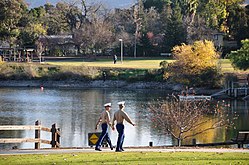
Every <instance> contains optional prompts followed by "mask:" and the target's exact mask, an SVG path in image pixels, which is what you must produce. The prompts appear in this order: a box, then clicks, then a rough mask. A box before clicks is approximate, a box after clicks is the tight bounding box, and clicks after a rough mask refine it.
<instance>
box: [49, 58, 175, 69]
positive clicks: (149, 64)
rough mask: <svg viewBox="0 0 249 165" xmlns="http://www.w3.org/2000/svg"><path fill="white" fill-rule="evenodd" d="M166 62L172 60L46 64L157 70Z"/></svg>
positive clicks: (151, 59)
mask: <svg viewBox="0 0 249 165" xmlns="http://www.w3.org/2000/svg"><path fill="white" fill-rule="evenodd" d="M163 60H167V61H168V62H173V61H174V60H171V59H166V58H136V59H134V58H124V60H123V63H121V61H120V60H118V61H117V63H116V64H113V61H112V59H97V60H96V61H78V60H77V61H58V62H47V64H50V65H73V66H80V65H84V66H89V67H101V68H125V69H159V68H160V67H159V64H160V62H161V61H163Z"/></svg>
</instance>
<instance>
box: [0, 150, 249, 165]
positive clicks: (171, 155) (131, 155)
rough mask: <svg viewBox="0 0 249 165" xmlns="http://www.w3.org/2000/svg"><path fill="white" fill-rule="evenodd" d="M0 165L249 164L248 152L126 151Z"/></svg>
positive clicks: (0, 160)
mask: <svg viewBox="0 0 249 165" xmlns="http://www.w3.org/2000/svg"><path fill="white" fill-rule="evenodd" d="M0 164H19V165H22V164H23V165H27V164H51V165H52V164H93V165H96V164H125V165H127V164H130V165H134V164H143V165H144V164H147V165H152V164H202V165H203V164H224V165H225V164H244V165H246V164H249V154H248V153H215V152H214V153H204V152H126V153H115V152H113V153H72V154H41V155H6V156H3V155H2V156H0Z"/></svg>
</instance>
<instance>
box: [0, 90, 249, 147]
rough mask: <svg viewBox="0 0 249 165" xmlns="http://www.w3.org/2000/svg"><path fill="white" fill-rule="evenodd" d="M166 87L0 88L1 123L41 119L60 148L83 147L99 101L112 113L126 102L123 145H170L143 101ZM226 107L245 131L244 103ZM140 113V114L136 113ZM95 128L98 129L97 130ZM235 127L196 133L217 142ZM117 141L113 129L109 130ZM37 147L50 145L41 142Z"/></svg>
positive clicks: (11, 133)
mask: <svg viewBox="0 0 249 165" xmlns="http://www.w3.org/2000/svg"><path fill="white" fill-rule="evenodd" d="M168 93H169V92H166V91H158V90H126V89H125V90H124V89H123V90H122V89H59V88H57V89H48V88H45V89H44V91H41V90H40V89H39V88H0V105H1V106H0V125H34V123H35V121H36V120H40V121H41V123H42V125H43V126H45V127H51V125H52V124H53V123H56V124H57V126H58V127H59V128H61V132H62V133H61V137H62V138H61V146H62V147H86V146H88V133H90V132H94V131H95V130H94V127H95V124H96V121H97V119H98V117H99V114H100V113H101V112H102V110H103V104H104V103H106V102H112V104H113V106H112V110H111V116H112V115H113V113H114V112H115V111H116V110H117V109H118V105H117V102H119V101H123V100H124V101H126V112H127V113H128V114H129V115H130V117H131V118H132V119H133V120H134V121H135V123H136V124H137V126H136V127H133V126H131V125H130V124H128V123H125V134H126V136H125V142H124V146H148V144H149V142H150V141H152V142H153V144H154V145H171V144H172V143H173V141H172V138H171V137H170V136H165V135H164V136H163V135H160V134H159V133H158V132H157V130H155V129H154V128H153V126H152V123H151V122H150V121H149V120H148V118H147V117H146V115H144V114H146V112H147V110H146V107H145V106H144V105H146V104H147V103H148V102H152V101H153V100H155V99H164V98H165V96H166V95H167V94H168ZM230 104H231V108H230V110H231V111H234V112H237V113H238V114H239V115H240V116H239V119H238V120H237V121H236V127H237V129H238V130H241V129H243V130H249V123H248V118H249V110H248V107H249V103H248V102H245V101H236V100H235V101H230ZM141 114H143V115H141ZM99 131H101V130H100V129H99ZM235 134H236V131H232V130H230V131H225V130H222V129H219V130H214V131H211V132H209V133H207V134H206V135H204V136H203V135H202V136H198V137H196V138H197V142H199V143H202V142H218V141H224V140H227V139H230V138H232V137H234V136H235ZM110 136H111V139H112V141H113V143H116V138H117V133H116V131H110ZM3 137H4V138H8V137H12V138H13V137H16V138H24V137H25V138H28V137H29V138H33V137H34V131H0V138H3ZM41 137H42V139H47V140H49V139H50V134H49V133H46V132H42V133H41ZM14 145H16V146H18V148H34V144H33V143H23V144H0V148H11V147H12V146H14ZM42 147H50V145H46V144H43V145H42Z"/></svg>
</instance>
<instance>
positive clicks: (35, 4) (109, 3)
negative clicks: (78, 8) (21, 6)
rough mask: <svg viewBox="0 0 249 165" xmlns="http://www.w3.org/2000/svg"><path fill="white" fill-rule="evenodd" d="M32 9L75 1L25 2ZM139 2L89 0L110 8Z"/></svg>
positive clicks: (35, 0) (128, 0) (33, 0)
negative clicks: (47, 4)
mask: <svg viewBox="0 0 249 165" xmlns="http://www.w3.org/2000/svg"><path fill="white" fill-rule="evenodd" d="M25 1H26V2H27V3H28V4H29V7H30V8H34V7H38V6H43V5H44V4H45V3H47V2H48V3H50V4H52V5H55V4H56V3H57V2H59V1H66V2H73V1H74V0H25ZM136 1H137V0H87V2H88V3H93V2H94V3H97V2H101V3H102V4H104V5H105V6H107V7H108V8H127V7H130V6H131V5H132V4H134V3H135V2H136Z"/></svg>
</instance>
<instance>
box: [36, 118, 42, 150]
mask: <svg viewBox="0 0 249 165" xmlns="http://www.w3.org/2000/svg"><path fill="white" fill-rule="evenodd" d="M35 125H36V126H39V125H41V122H40V121H39V120H36V121H35ZM35 139H39V142H38V143H35V149H40V148H41V143H40V139H41V130H40V129H39V130H35Z"/></svg>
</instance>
